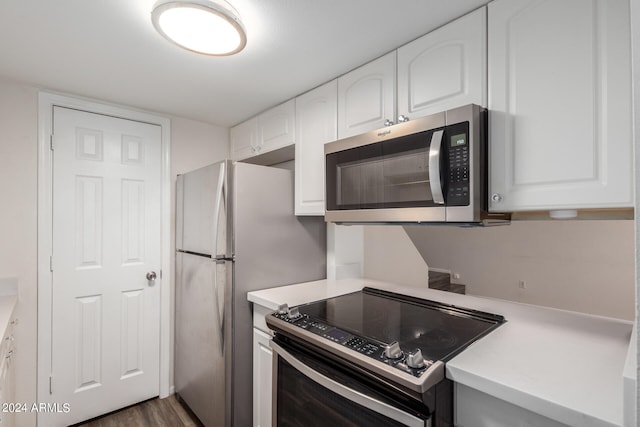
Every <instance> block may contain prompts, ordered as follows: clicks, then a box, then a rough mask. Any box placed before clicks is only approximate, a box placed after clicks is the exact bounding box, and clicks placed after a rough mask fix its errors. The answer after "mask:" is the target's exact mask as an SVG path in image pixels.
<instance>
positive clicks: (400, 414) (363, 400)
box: [269, 341, 431, 427]
mask: <svg viewBox="0 0 640 427" xmlns="http://www.w3.org/2000/svg"><path fill="white" fill-rule="evenodd" d="M269 346H270V347H271V349H272V350H273V351H274V352H275V353H276V354H277V355H278V357H282V358H283V359H284V360H285V361H286V362H287V363H289V364H290V365H291V366H293V367H294V368H295V369H296V370H298V372H300V373H302V374H303V375H305V376H306V377H307V378H309V379H310V380H311V381H313V382H315V383H317V384H319V385H321V386H323V387H324V388H326V389H328V390H330V391H332V392H334V393H336V394H338V395H340V396H342V397H344V398H345V399H348V400H350V401H352V402H354V403H356V404H358V405H360V406H363V407H365V408H369V409H371V410H372V411H374V412H377V413H378V414H381V415H384V416H385V417H387V418H390V419H392V420H394V421H396V422H399V423H401V424H404V425H407V426H411V427H413V426H415V427H431V418H429V419H428V420H423V419H420V418H418V417H415V416H413V415H411V414H409V413H407V412H404V411H402V410H400V409H398V408H394V407H393V406H391V405H389V404H387V403H385V402H381V401H379V400H377V399H373V398H372V397H370V396H367V395H366V394H364V393H361V392H359V391H356V390H353V389H351V388H349V387H346V386H345V385H343V384H340V383H339V382H337V381H335V380H332V379H331V378H328V377H326V376H324V375H322V374H320V373H318V372H317V371H315V370H313V369H311V368H310V367H309V366H307V365H306V364H304V363H303V362H301V361H300V360H298V359H297V358H296V357H295V356H293V355H292V354H291V353H289V352H288V351H286V350H285V349H284V348H282V347H281V346H280V345H278V344H276V343H275V342H273V341H270V342H269Z"/></svg>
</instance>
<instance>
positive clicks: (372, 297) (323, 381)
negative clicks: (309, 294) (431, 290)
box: [266, 288, 505, 427]
mask: <svg viewBox="0 0 640 427" xmlns="http://www.w3.org/2000/svg"><path fill="white" fill-rule="evenodd" d="M266 321H267V325H268V326H269V327H270V328H271V329H273V330H274V331H275V336H274V339H273V341H272V342H271V347H272V349H273V351H274V362H273V374H274V376H273V389H274V393H273V397H274V402H273V425H274V426H278V427H287V426H304V427H313V426H333V427H337V426H340V427H343V426H406V425H409V426H421V427H425V426H427V427H443V426H452V425H453V387H452V383H451V381H450V380H448V379H446V378H445V364H446V362H447V361H448V360H450V359H451V358H453V357H454V356H455V355H457V354H458V353H460V352H461V351H462V350H464V349H465V348H466V347H467V346H468V345H469V344H471V343H472V342H474V341H476V340H477V339H479V338H481V337H482V336H484V335H486V334H488V333H489V332H491V331H492V330H493V329H495V328H497V327H498V326H500V325H501V324H502V323H503V322H504V321H505V320H504V318H503V317H502V316H499V315H496V314H491V313H485V312H480V311H476V310H470V309H466V308H461V307H457V306H453V305H447V304H443V303H439V302H435V301H430V300H424V299H420V298H415V297H410V296H406V295H400V294H396V293H392V292H388V291H383V290H378V289H373V288H364V289H363V290H362V291H359V292H355V293H351V294H347V295H342V296H339V297H335V298H330V299H327V300H323V301H318V302H313V303H310V304H305V305H301V306H297V307H292V308H289V307H287V306H283V307H281V309H280V310H279V311H278V312H276V313H273V314H271V315H269V316H267V319H266Z"/></svg>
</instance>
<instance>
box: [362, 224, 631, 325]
mask: <svg viewBox="0 0 640 427" xmlns="http://www.w3.org/2000/svg"><path fill="white" fill-rule="evenodd" d="M399 230H400V229H398V231H397V232H399ZM404 231H405V232H406V234H407V235H408V236H409V238H410V239H411V241H412V242H413V243H414V245H415V247H416V249H417V250H418V252H419V253H420V254H421V255H422V257H423V258H424V259H425V261H426V263H427V264H428V265H429V266H430V267H431V268H438V269H445V270H450V271H451V272H452V273H459V274H460V279H459V282H460V283H464V284H466V285H467V293H468V294H472V295H481V296H488V297H494V298H500V299H506V300H512V301H519V302H524V303H529V304H536V305H543V306H548V307H555V308H561V309H565V310H572V311H579V312H585V313H591V314H596V315H602V316H607V317H615V318H621V319H627V320H633V319H634V316H635V303H634V301H635V267H634V262H635V258H634V256H635V249H634V224H633V221H629V220H626V221H624V220H620V221H604V220H602V221H514V222H512V223H511V224H510V225H508V226H498V227H487V228H473V229H465V228H456V227H429V226H418V225H416V226H407V227H404ZM365 250H366V249H365ZM521 281H523V282H524V283H520V282H521ZM521 286H524V288H522V287H521Z"/></svg>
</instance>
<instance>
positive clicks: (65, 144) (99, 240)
mask: <svg viewBox="0 0 640 427" xmlns="http://www.w3.org/2000/svg"><path fill="white" fill-rule="evenodd" d="M53 130H54V133H53V135H54V136H53V191H52V193H53V257H52V278H53V279H52V319H51V320H52V322H51V336H52V343H51V346H52V348H51V354H52V359H51V377H52V378H51V387H50V388H51V396H50V397H51V401H53V402H59V403H68V404H69V408H70V411H68V412H66V413H65V411H60V412H59V413H57V414H52V416H51V419H50V420H49V419H48V420H47V425H50V426H54V425H55V426H57V425H68V424H71V423H75V422H78V421H82V420H85V419H88V418H92V417H95V416H98V415H101V414H103V413H106V412H110V411H113V410H115V409H118V408H121V407H124V406H127V405H130V404H133V403H136V402H139V401H141V400H144V399H147V398H151V397H154V396H157V395H158V394H159V354H160V353H159V344H160V343H159V340H160V338H159V337H160V287H161V279H160V266H161V215H160V209H161V128H160V126H157V125H152V124H147V123H141V122H136V121H132V120H125V119H119V118H114V117H109V116H103V115H99V114H94V113H88V112H83V111H78V110H73V109H68V108H61V107H54V110H53ZM149 272H155V274H156V279H155V280H148V279H147V276H148V274H147V273H149ZM54 418H55V419H54Z"/></svg>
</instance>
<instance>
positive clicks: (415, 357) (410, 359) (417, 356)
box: [407, 349, 424, 369]
mask: <svg viewBox="0 0 640 427" xmlns="http://www.w3.org/2000/svg"><path fill="white" fill-rule="evenodd" d="M407 366H409V367H410V368H413V369H420V368H424V358H423V357H422V351H421V350H420V349H417V350H416V351H414V352H413V353H409V354H407Z"/></svg>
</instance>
